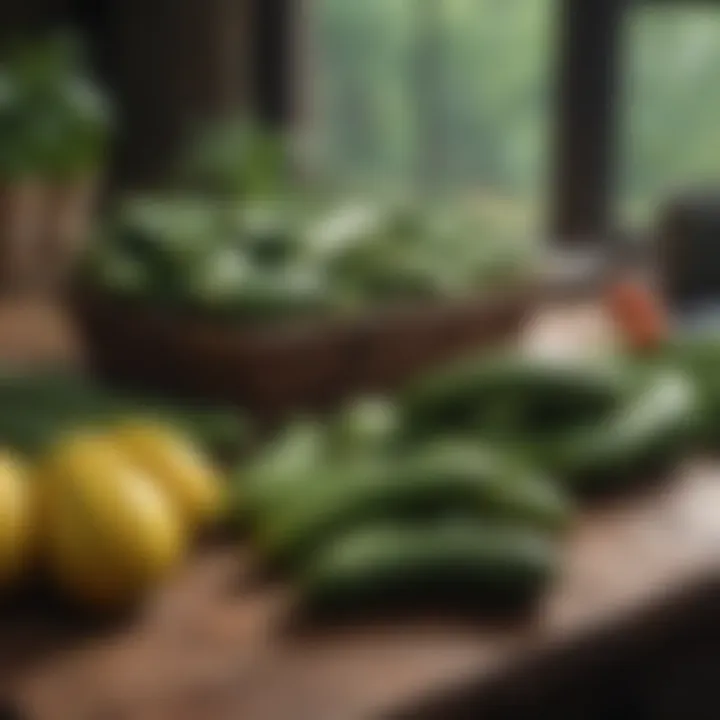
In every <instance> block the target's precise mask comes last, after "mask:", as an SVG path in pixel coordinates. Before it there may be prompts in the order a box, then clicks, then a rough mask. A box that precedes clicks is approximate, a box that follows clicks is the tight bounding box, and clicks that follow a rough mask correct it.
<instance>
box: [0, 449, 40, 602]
mask: <svg viewBox="0 0 720 720" xmlns="http://www.w3.org/2000/svg"><path fill="white" fill-rule="evenodd" d="M32 516H33V496H32V489H31V487H30V484H29V482H28V478H27V473H26V470H25V467H24V465H23V463H22V462H21V460H20V459H19V458H16V457H15V456H14V455H13V454H12V453H10V452H8V451H5V450H0V588H6V587H8V586H10V585H11V584H12V582H13V581H14V580H16V579H17V578H18V576H19V575H20V574H21V572H22V570H23V569H24V567H25V565H26V563H27V561H28V559H29V555H30V546H31V544H32V540H33V537H32V525H33V523H32V521H33V517H32Z"/></svg>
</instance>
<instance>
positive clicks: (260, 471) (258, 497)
mask: <svg viewBox="0 0 720 720" xmlns="http://www.w3.org/2000/svg"><path fill="white" fill-rule="evenodd" d="M326 451H327V433H326V432H325V430H324V428H323V427H322V426H321V425H320V424H319V423H318V422H316V421H314V420H308V419H298V420H295V421H293V422H291V423H290V424H289V425H288V426H287V427H285V428H284V429H283V431H282V432H281V433H280V435H279V436H277V437H276V438H274V439H273V440H272V441H271V442H270V443H269V444H268V445H267V446H265V448H263V450H262V451H261V452H260V454H259V455H258V456H256V457H255V458H254V459H253V460H251V462H250V463H249V465H248V466H246V467H243V468H241V469H240V470H239V471H238V473H237V475H236V477H235V479H234V489H233V495H234V498H235V500H234V503H233V504H234V506H235V507H234V513H235V515H236V516H237V519H238V520H243V519H244V520H251V521H260V522H262V521H264V518H265V517H266V516H267V515H268V514H272V513H274V512H278V511H279V509H280V508H282V507H284V506H285V505H286V504H291V503H293V502H295V499H296V497H297V496H298V495H301V494H302V493H304V492H305V489H306V486H307V484H308V483H310V484H312V483H314V482H315V481H316V479H317V477H319V476H320V475H321V474H322V473H321V472H320V468H322V467H323V466H324V463H325V456H326Z"/></svg>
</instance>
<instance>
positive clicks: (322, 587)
mask: <svg viewBox="0 0 720 720" xmlns="http://www.w3.org/2000/svg"><path fill="white" fill-rule="evenodd" d="M557 566H558V553H557V547H556V544H555V543H554V542H553V541H552V540H550V539H548V538H547V537H546V536H544V535H543V534H542V533H538V532H536V531H534V530H529V529H527V528H519V527H515V526H510V525H502V524H500V525H497V524H483V523H466V522H452V523H451V522H448V521H445V522H443V523H440V524H437V525H435V526H426V525H422V526H415V525H408V524H405V525H397V524H395V525H391V526H387V525H379V526H371V527H364V528H361V529H358V530H355V531H353V532H350V533H348V534H346V535H344V536H343V537H341V538H338V539H336V540H335V541H334V542H333V543H331V544H330V545H328V546H326V547H324V548H323V549H321V550H319V551H318V552H317V553H315V554H314V555H313V557H312V558H310V560H309V562H308V563H307V564H306V565H305V566H304V567H303V568H302V572H301V573H300V576H299V586H300V588H301V593H302V597H303V599H304V602H305V604H306V607H308V608H310V609H313V610H323V611H332V612H338V611H339V612H347V611H358V610H360V611H362V610H368V609H371V608H374V607H375V606H378V605H380V606H382V607H383V608H385V607H387V606H388V605H391V604H394V603H395V602H396V601H400V602H401V603H403V606H404V607H407V604H408V603H410V604H416V603H418V602H420V603H421V604H425V603H426V602H429V603H431V604H435V603H437V602H439V603H441V604H445V602H450V603H452V604H453V605H454V604H455V603H457V602H459V603H460V604H462V605H467V606H468V607H471V608H473V609H478V610H480V609H488V608H490V607H496V606H500V607H507V606H508V605H515V604H516V603H517V604H522V605H524V604H525V603H527V602H530V601H532V600H533V599H534V598H535V597H536V595H537V593H538V592H539V591H540V590H541V589H542V588H543V587H544V586H545V584H546V583H547V582H548V581H549V580H550V579H551V578H552V577H553V576H554V574H555V572H556V569H557Z"/></svg>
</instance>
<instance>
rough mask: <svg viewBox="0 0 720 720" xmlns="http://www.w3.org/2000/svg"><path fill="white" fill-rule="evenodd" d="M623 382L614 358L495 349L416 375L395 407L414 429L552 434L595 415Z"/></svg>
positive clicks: (620, 391)
mask: <svg viewBox="0 0 720 720" xmlns="http://www.w3.org/2000/svg"><path fill="white" fill-rule="evenodd" d="M626 386H627V377H626V374H625V373H624V372H622V368H621V366H620V365H619V364H612V363H608V364H602V365H601V364H593V363H590V362H579V361H566V360H563V361H558V360H554V359H549V358H536V357H526V356H516V355H498V356H493V357H490V358H482V359H475V360H470V361H468V360H465V361H463V362H462V363H459V364H456V365H454V366H451V367H449V368H447V369H445V370H443V371H441V372H438V373H434V374H431V375H429V376H426V377H424V378H421V379H420V380H418V381H416V382H414V383H412V384H411V385H410V387H409V388H408V389H407V390H406V392H405V393H404V396H403V402H402V405H403V407H404V409H405V415H406V422H407V425H408V426H409V428H410V430H411V433H412V434H415V435H417V434H420V435H425V434H428V433H429V434H432V433H437V432H444V431H456V430H461V431H462V430H471V431H473V432H478V433H481V434H484V435H503V434H504V435H506V436H507V435H517V434H520V433H535V434H537V433H552V432H555V431H557V430H558V429H559V428H567V427H571V426H574V425H576V424H578V423H585V422H588V421H591V420H594V419H597V418H598V417H601V416H603V415H604V414H606V413H607V412H609V411H610V410H611V409H613V408H614V407H615V406H616V405H617V403H618V402H619V401H620V400H621V398H622V397H623V396H624V392H625V390H626Z"/></svg>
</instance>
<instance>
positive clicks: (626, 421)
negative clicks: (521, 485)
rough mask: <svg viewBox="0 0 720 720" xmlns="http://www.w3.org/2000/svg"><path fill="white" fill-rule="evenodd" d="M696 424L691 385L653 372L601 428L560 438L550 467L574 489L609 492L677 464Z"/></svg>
mask: <svg viewBox="0 0 720 720" xmlns="http://www.w3.org/2000/svg"><path fill="white" fill-rule="evenodd" d="M702 420H703V412H702V405H701V402H700V398H699V395H698V392H697V388H696V387H695V385H694V383H693V382H692V380H691V379H690V378H689V377H688V376H687V375H686V374H685V373H681V372H678V371H673V370H661V371H657V372H656V373H654V374H653V376H652V378H651V379H650V380H648V381H647V382H646V383H644V384H643V386H642V387H641V388H640V389H638V391H637V392H636V393H633V394H631V395H630V396H629V397H628V398H627V400H626V402H625V403H623V405H622V407H621V408H620V409H619V410H618V411H617V412H616V413H614V414H613V415H612V416H610V417H608V418H606V420H605V421H604V422H602V423H598V424H597V425H596V426H594V427H586V428H581V429H579V430H578V431H577V432H575V433H571V434H569V435H567V436H566V437H565V438H563V439H562V441H561V442H560V443H559V446H558V448H557V449H556V456H555V461H554V467H555V469H556V471H557V472H558V473H559V474H561V475H563V476H564V477H566V478H567V479H568V482H569V483H570V485H571V486H572V487H574V488H575V489H578V490H593V489H604V488H607V487H614V486H616V485H618V484H620V483H624V482H627V480H628V479H629V478H631V477H632V476H633V475H635V476H637V475H638V474H644V473H647V472H654V471H657V470H661V469H663V468H665V467H667V466H668V465H669V464H672V463H673V462H675V461H676V460H677V459H679V458H680V457H681V456H682V454H683V453H685V452H686V451H687V450H688V449H689V448H690V447H691V446H692V444H693V441H694V440H695V439H696V438H697V436H698V431H699V429H700V428H701V427H702Z"/></svg>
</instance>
